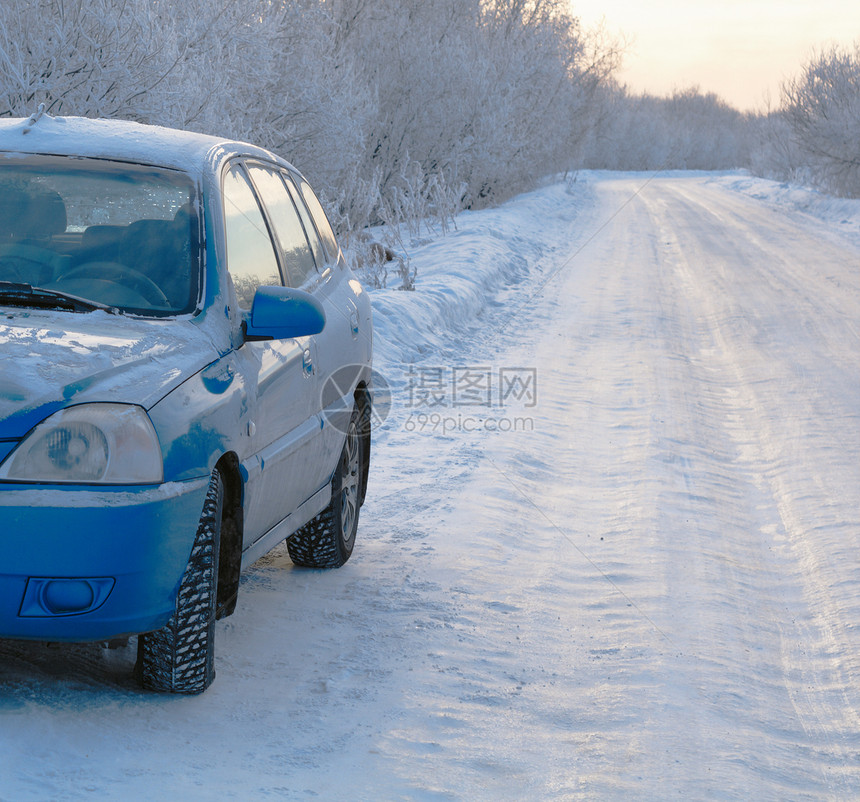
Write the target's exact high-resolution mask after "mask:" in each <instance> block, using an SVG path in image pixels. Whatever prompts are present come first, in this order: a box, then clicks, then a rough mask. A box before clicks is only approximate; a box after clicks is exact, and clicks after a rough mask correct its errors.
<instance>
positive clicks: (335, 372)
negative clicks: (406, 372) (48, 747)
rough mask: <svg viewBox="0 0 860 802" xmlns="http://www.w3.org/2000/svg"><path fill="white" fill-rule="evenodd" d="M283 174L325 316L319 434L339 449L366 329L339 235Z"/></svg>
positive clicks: (366, 346)
mask: <svg viewBox="0 0 860 802" xmlns="http://www.w3.org/2000/svg"><path fill="white" fill-rule="evenodd" d="M285 179H286V182H287V186H288V187H289V189H290V192H291V194H292V197H293V200H294V202H295V204H296V206H297V207H298V209H299V212H300V214H301V217H302V220H303V222H304V225H305V229H306V231H307V234H308V240H309V241H310V243H311V248H312V250H313V252H314V255H315V257H316V259H317V262H318V267H319V269H320V272H321V274H322V275H321V278H322V280H321V282H320V287H319V289H318V291H317V297H318V298H319V300H320V301H321V302H322V304H323V306H324V307H325V311H326V320H327V321H329V324H328V325H327V326H326V328H325V330H324V331H323V332H321V333H320V335H318V338H317V342H318V344H319V350H320V357H319V364H318V376H319V383H320V388H321V394H322V395H321V408H322V416H323V420H324V422H325V424H326V425H325V427H324V430H323V439H324V443H325V449H326V453H327V454H332V453H334V454H335V455H337V454H338V453H340V448H341V446H342V444H343V437H344V432H345V431H346V428H345V427H346V425H347V423H348V421H349V415H350V413H351V411H352V403H353V400H352V391H353V389H354V386H355V384H356V382H357V381H358V377H359V375H360V373H361V371H362V370H363V366H364V365H365V364H366V362H367V361H368V359H369V356H370V353H369V351H370V343H369V337H370V333H369V331H365V330H364V329H363V322H362V320H361V318H360V314H359V311H358V308H357V306H356V303H355V293H354V290H353V289H352V288H351V287H350V282H349V275H350V274H348V272H347V271H345V270H344V269H343V267H342V264H338V254H339V248H338V246H337V240H336V239H335V236H334V233H333V232H332V230H331V226H330V225H329V224H328V220H327V219H326V217H325V213H324V212H323V209H322V206H321V205H320V203H319V201H318V200H317V198H316V195H314V193H313V190H311V188H310V186H309V185H308V183H307V182H306V181H305V180H304V179H303V178H302V177H301V176H300V175H295V176H290V177H286V176H285ZM308 201H312V202H308Z"/></svg>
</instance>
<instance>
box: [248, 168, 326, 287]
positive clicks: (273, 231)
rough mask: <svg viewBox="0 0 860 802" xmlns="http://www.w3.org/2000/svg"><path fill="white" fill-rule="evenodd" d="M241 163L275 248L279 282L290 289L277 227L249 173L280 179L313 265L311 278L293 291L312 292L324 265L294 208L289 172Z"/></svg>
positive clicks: (299, 211) (290, 284)
mask: <svg viewBox="0 0 860 802" xmlns="http://www.w3.org/2000/svg"><path fill="white" fill-rule="evenodd" d="M242 162H243V167H244V168H245V171H246V173H247V175H248V178H249V180H250V181H251V184H252V185H253V187H254V191H255V194H256V197H257V203H258V204H259V205H260V207H261V208H262V210H263V214H264V216H265V218H266V224H267V225H268V227H269V233H270V235H271V237H272V239H273V242H274V244H275V246H276V247H275V251H276V256H277V258H278V265H279V267H280V271H281V281H282V282H284V286H285V287H292V283H291V282H290V281H288V279H287V277H288V275H289V267H288V265H286V264H285V262H284V249H283V247H282V244H281V241H280V238H279V237H278V232H277V227H276V226H275V223H274V220H273V218H272V213H271V212H270V211H269V208H268V205H267V204H266V200H265V198H264V197H263V193H262V191H261V190H260V189H259V187H258V186H257V185H256V183H255V182H254V176H253V173H252V172H251V168H252V167H258V168H260V169H262V170H267V171H268V172H270V173H273V174H274V175H275V176H277V177H278V178H279V179H280V181H281V183H282V184H283V185H284V192H286V194H287V197H288V198H289V199H290V202H291V203H292V205H293V210H294V211H295V213H296V217H297V219H298V221H299V225H300V226H301V229H302V233H303V234H304V237H305V242H306V243H307V246H308V251H309V252H310V255H311V259H312V260H313V263H314V274H313V277H310V276H309V277H306V278H305V281H304V282H303V283H302V284H300V285H299V287H295V288H294V289H305V290H309V291H310V290H312V288H313V287H314V286H316V285H317V283H318V282H319V277H320V275H321V274H322V273H323V271H324V268H325V265H322V266H320V263H319V260H318V259H317V255H316V253H315V251H314V247H313V243H312V242H311V239H310V237H309V236H308V231H307V226H306V224H305V219H304V215H303V214H302V211H301V209H299V208H298V207H297V206H296V197H295V193H293V192H291V191H290V186H289V183H288V180H289V171H287V170H285V169H284V167H283V166H282V165H280V164H276V163H274V162H267V161H265V160H263V159H243V160H242ZM308 214H310V212H308ZM311 222H313V219H312V218H311ZM323 253H325V250H324V248H323Z"/></svg>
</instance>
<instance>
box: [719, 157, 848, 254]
mask: <svg viewBox="0 0 860 802" xmlns="http://www.w3.org/2000/svg"><path fill="white" fill-rule="evenodd" d="M709 183H711V184H717V185H718V186H721V187H723V188H724V189H728V190H731V191H732V192H738V193H741V194H742V195H746V196H747V197H750V198H755V199H756V200H758V201H762V202H763V203H767V204H769V205H770V206H773V207H776V208H781V209H786V210H790V211H793V212H800V213H802V214H805V215H808V216H809V217H812V218H814V219H815V220H818V221H820V222H823V223H827V224H829V225H832V226H834V227H835V228H837V229H838V230H839V231H840V233H843V234H847V235H849V236H851V237H853V238H856V239H857V240H858V241H860V200H857V199H851V198H837V197H834V196H833V195H826V194H824V193H823V192H819V191H818V190H816V189H811V188H809V187H802V186H799V185H797V184H789V183H785V182H779V181H770V180H768V179H766V178H756V177H755V176H752V175H749V174H748V173H746V172H741V173H731V174H726V175H715V176H713V177H712V178H711V179H710V180H709Z"/></svg>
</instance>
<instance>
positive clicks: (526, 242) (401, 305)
mask: <svg viewBox="0 0 860 802" xmlns="http://www.w3.org/2000/svg"><path fill="white" fill-rule="evenodd" d="M590 195H591V190H590V186H589V184H588V183H587V182H581V181H580V182H574V181H571V182H569V183H567V184H565V183H559V184H556V185H554V186H550V187H546V188H543V189H539V190H536V191H534V192H530V193H527V194H524V195H521V196H519V197H517V198H514V199H513V200H511V201H509V202H508V203H506V204H504V205H502V206H501V207H499V208H497V209H492V210H484V211H481V212H463V213H462V214H460V215H459V216H458V217H457V229H456V231H454V232H453V233H451V234H449V235H448V236H445V237H442V236H439V237H436V238H435V239H432V240H430V241H425V242H424V243H423V244H421V245H419V246H418V247H417V248H415V249H414V250H413V251H411V253H410V261H411V264H412V266H413V268H415V269H417V280H416V286H415V289H414V290H413V291H401V290H396V289H395V290H393V289H373V290H370V294H371V299H372V303H373V324H374V360H375V366H376V367H377V369H380V370H383V371H384V370H386V369H392V368H395V367H402V366H405V365H408V364H411V363H413V362H416V361H420V360H421V359H422V358H423V356H424V355H425V354H429V353H432V354H433V355H434V356H436V357H438V356H439V354H448V355H450V354H452V353H456V351H457V348H458V342H457V336H458V335H463V334H464V332H465V331H466V330H467V329H469V328H471V327H474V326H475V325H476V324H478V325H480V321H481V319H482V318H483V317H484V316H485V315H486V314H487V313H488V312H489V311H491V310H493V311H496V312H502V313H504V312H506V311H513V309H514V308H516V306H517V304H518V303H519V302H520V301H521V300H522V298H523V297H524V296H525V295H527V293H525V291H523V292H521V293H519V294H518V293H517V288H519V287H521V285H522V284H523V282H525V281H526V280H527V279H529V277H530V276H531V277H532V278H533V273H534V272H535V271H537V272H538V273H540V272H541V270H542V268H543V257H544V256H545V255H547V254H548V253H549V252H552V251H553V250H555V249H556V248H557V247H560V243H562V242H566V240H567V236H566V234H567V232H569V230H570V227H571V225H573V224H575V220H576V217H577V213H578V211H580V210H582V209H583V208H585V207H587V206H588V205H589V201H588V198H589V197H590ZM562 200H563V202H562ZM452 256H453V258H452Z"/></svg>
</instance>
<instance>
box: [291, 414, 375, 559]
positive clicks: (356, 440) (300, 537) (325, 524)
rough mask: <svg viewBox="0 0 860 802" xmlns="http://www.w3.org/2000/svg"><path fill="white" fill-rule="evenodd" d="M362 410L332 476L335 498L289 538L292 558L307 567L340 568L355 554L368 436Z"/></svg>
mask: <svg viewBox="0 0 860 802" xmlns="http://www.w3.org/2000/svg"><path fill="white" fill-rule="evenodd" d="M361 421H362V413H361V411H360V410H359V408H358V407H354V408H353V410H352V415H351V417H350V419H349V425H348V426H347V431H346V440H345V442H344V444H343V451H341V454H340V459H339V460H338V463H337V468H336V469H335V472H334V476H333V477H332V480H331V501H330V502H329V505H328V507H326V508H325V509H324V510H323V511H322V512H321V513H320V514H319V515H317V517H316V518H314V519H313V520H312V521H310V522H309V523H307V524H305V525H304V526H303V527H302V528H301V529H299V530H298V531H297V532H296V533H295V534H293V535H291V536H290V537H289V538H288V539H287V549H288V550H289V553H290V559H291V560H292V561H293V562H294V563H295V564H296V565H300V566H302V567H304V568H340V566H342V565H343V564H344V563H345V562H346V561H347V560H348V559H349V558H350V555H351V554H352V548H353V546H354V545H355V533H356V530H357V529H358V510H359V507H360V506H361V495H362V488H363V485H364V482H363V477H362V466H364V464H365V460H364V454H363V451H364V448H365V441H366V438H364V437H362V436H361V434H360V432H359V429H360V426H361V425H362V424H361Z"/></svg>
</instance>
